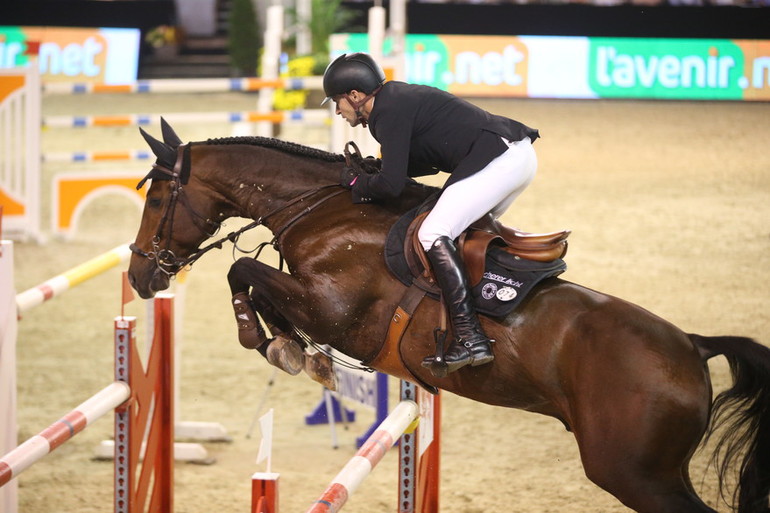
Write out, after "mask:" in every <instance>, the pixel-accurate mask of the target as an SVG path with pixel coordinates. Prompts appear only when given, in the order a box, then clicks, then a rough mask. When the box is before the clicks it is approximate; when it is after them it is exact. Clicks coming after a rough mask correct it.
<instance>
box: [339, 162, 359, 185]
mask: <svg viewBox="0 0 770 513" xmlns="http://www.w3.org/2000/svg"><path fill="white" fill-rule="evenodd" d="M356 178H358V173H356V171H355V170H354V169H353V168H351V167H347V166H345V167H343V168H342V172H341V173H340V185H341V186H343V187H344V188H346V189H350V188H352V187H353V184H354V183H356Z"/></svg>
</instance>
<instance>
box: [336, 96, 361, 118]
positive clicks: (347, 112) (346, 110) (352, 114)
mask: <svg viewBox="0 0 770 513" xmlns="http://www.w3.org/2000/svg"><path fill="white" fill-rule="evenodd" d="M355 94H356V91H352V92H351V93H348V95H349V96H346V95H344V94H338V95H336V96H333V97H332V100H333V101H334V113H335V114H339V115H340V116H342V119H344V120H345V121H347V122H348V123H349V124H350V126H358V125H359V124H360V123H361V120H360V119H358V115H357V114H356V109H355V108H354V107H353V104H352V103H351V101H350V97H353V95H355Z"/></svg>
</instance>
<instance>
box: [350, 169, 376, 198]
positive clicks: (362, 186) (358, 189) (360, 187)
mask: <svg viewBox="0 0 770 513" xmlns="http://www.w3.org/2000/svg"><path fill="white" fill-rule="evenodd" d="M371 178H372V175H368V174H360V175H358V177H357V178H356V180H355V183H354V184H353V186H352V187H351V189H352V191H351V194H352V199H353V203H371V202H372V201H373V200H372V198H371V197H368V196H364V195H363V191H364V190H366V189H368V187H367V184H368V183H369V180H370V179H371Z"/></svg>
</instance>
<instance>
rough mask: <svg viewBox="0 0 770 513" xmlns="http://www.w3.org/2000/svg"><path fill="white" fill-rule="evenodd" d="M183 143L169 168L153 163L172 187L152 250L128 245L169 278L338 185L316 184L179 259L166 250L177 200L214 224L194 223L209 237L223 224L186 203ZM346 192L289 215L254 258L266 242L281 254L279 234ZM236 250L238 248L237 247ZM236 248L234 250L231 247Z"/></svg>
mask: <svg viewBox="0 0 770 513" xmlns="http://www.w3.org/2000/svg"><path fill="white" fill-rule="evenodd" d="M185 146H186V145H185V144H181V145H179V147H178V148H177V158H176V162H175V163H174V168H173V170H172V169H169V168H167V167H164V166H162V165H159V164H157V163H155V164H153V171H158V172H160V173H162V174H163V175H166V176H168V180H170V182H171V183H170V187H171V189H172V192H171V200H170V201H169V203H168V205H167V206H166V210H165V211H164V212H163V217H162V218H161V220H160V223H159V225H158V230H157V231H156V232H155V236H154V237H153V238H152V250H151V251H143V250H142V249H140V248H139V247H138V246H137V245H136V244H135V243H131V244H130V245H129V249H130V250H131V251H132V252H133V253H135V254H137V255H139V256H142V257H144V258H148V259H150V260H153V261H154V262H155V265H156V267H157V268H158V270H159V271H161V272H163V273H165V274H166V275H168V276H169V277H172V276H174V275H176V274H177V273H178V272H179V271H180V270H182V269H184V268H185V267H188V266H191V265H192V264H193V263H195V262H196V261H197V260H198V259H199V258H200V257H202V256H203V255H205V254H206V253H208V252H209V251H211V250H212V249H222V245H223V244H224V243H225V242H227V241H230V242H232V243H233V244H234V246H235V248H237V242H238V239H239V238H240V236H241V234H242V233H244V232H246V231H249V230H251V229H253V228H256V227H258V226H261V225H263V224H264V223H265V221H266V220H267V219H268V218H270V217H272V216H274V215H276V214H278V213H280V212H282V211H284V210H286V209H287V208H289V207H291V206H293V205H296V204H297V203H300V202H302V201H304V200H306V199H308V198H310V197H312V196H314V195H315V194H318V193H319V192H321V191H324V190H326V189H329V188H332V187H340V186H339V185H337V184H329V185H322V186H320V187H317V188H315V189H311V190H309V191H306V192H304V193H302V194H300V195H299V196H297V197H295V198H293V199H291V200H290V201H288V202H287V203H285V204H284V205H281V206H280V207H278V208H276V209H275V210H273V211H271V212H269V213H268V214H266V215H264V216H261V217H259V218H258V219H256V220H254V221H252V222H251V223H249V224H247V225H245V226H243V227H242V228H240V229H238V230H236V231H233V232H230V233H228V234H227V235H226V236H224V237H222V238H221V239H218V240H216V241H214V242H212V243H211V244H208V245H207V246H205V247H203V248H200V249H198V251H196V252H195V253H193V254H191V255H190V256H188V257H187V258H179V257H177V256H176V255H175V254H174V252H173V251H171V250H170V249H169V245H170V244H171V238H172V233H173V226H174V213H175V212H176V205H177V202H179V201H181V202H182V204H183V205H184V207H185V208H186V209H187V210H188V212H190V214H191V215H192V217H193V219H196V218H197V219H201V220H204V222H206V223H208V224H209V225H212V226H213V227H214V230H213V232H212V233H209V232H208V231H207V230H206V229H205V228H201V227H200V226H199V225H198V224H197V223H194V224H195V225H196V227H198V228H200V229H201V231H202V232H203V233H205V234H206V235H207V236H209V237H213V236H214V235H215V234H216V233H217V232H218V231H219V229H220V228H221V227H222V223H220V222H217V221H211V220H210V219H206V218H204V216H202V215H200V214H199V213H197V212H196V211H195V210H194V209H193V208H192V206H191V205H190V204H189V202H188V201H187V200H186V196H184V194H183V192H184V188H183V187H182V183H181V170H182V165H183V161H184V150H185ZM343 192H345V189H343V188H339V190H338V191H335V192H333V193H332V194H329V195H326V196H324V197H322V198H321V199H319V200H318V201H316V202H315V203H313V204H311V205H309V206H307V207H306V208H305V209H303V210H302V211H300V212H299V213H297V214H296V215H294V216H293V217H291V218H290V219H289V220H288V221H286V222H285V223H284V224H283V225H282V226H280V227H279V228H277V229H275V230H274V235H273V238H272V240H271V241H270V242H263V243H262V244H260V245H259V246H258V248H257V249H256V250H255V251H257V257H258V256H259V254H260V253H261V251H262V249H263V248H264V246H266V245H271V246H273V247H275V248H276V250H277V251H278V254H279V255H280V254H281V252H280V248H279V239H280V237H281V235H283V233H284V232H285V231H286V230H287V229H288V228H289V227H291V226H292V225H293V224H294V223H296V222H297V221H299V220H300V219H302V218H303V217H304V216H305V215H307V214H309V213H310V212H312V211H313V210H315V209H316V208H317V207H319V206H320V205H321V204H323V203H324V202H326V201H327V200H330V199H331V198H333V197H335V196H338V195H339V194H341V193H343ZM166 223H168V226H169V228H168V237H167V242H166V247H165V248H163V249H161V248H160V240H161V235H162V233H163V228H164V226H165V224H166ZM238 249H239V251H242V250H240V248H238ZM233 251H235V249H234V250H233ZM281 263H283V257H281Z"/></svg>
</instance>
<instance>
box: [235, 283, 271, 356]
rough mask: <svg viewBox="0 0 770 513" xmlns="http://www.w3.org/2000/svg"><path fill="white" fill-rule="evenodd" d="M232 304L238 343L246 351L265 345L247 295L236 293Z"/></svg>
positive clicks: (262, 331)
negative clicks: (236, 324) (236, 325)
mask: <svg viewBox="0 0 770 513" xmlns="http://www.w3.org/2000/svg"><path fill="white" fill-rule="evenodd" d="M232 302H233V311H234V312H235V321H236V322H237V323H238V342H240V343H241V345H242V346H243V347H245V348H246V349H257V348H258V347H259V346H261V345H262V344H264V343H265V340H266V339H267V337H266V336H265V332H264V330H263V329H262V325H260V324H259V320H258V319H257V314H256V313H255V312H254V308H253V307H252V306H251V299H249V295H248V294H247V293H246V292H238V293H237V294H235V295H233V299H232Z"/></svg>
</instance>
